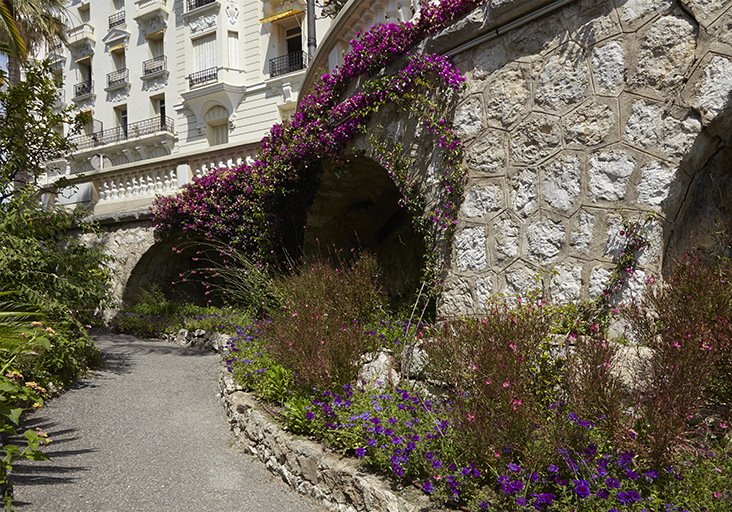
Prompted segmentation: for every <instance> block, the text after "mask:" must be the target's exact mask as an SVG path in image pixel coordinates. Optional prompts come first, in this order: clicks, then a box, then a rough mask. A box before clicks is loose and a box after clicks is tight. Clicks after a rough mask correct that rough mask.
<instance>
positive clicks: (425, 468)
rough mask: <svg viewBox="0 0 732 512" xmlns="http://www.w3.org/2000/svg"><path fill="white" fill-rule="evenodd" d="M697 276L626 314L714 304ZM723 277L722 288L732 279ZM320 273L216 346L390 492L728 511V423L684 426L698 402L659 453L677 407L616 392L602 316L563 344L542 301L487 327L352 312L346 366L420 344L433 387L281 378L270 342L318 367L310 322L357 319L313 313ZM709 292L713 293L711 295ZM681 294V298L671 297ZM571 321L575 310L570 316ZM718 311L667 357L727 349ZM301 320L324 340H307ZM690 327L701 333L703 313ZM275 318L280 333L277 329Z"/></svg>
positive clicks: (331, 338) (445, 501)
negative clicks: (276, 388) (658, 303)
mask: <svg viewBox="0 0 732 512" xmlns="http://www.w3.org/2000/svg"><path fill="white" fill-rule="evenodd" d="M355 266H356V267H358V265H355ZM304 267H310V265H307V266H304ZM697 267H699V268H702V267H704V265H703V264H702V263H701V262H699V261H696V262H692V263H690V264H689V265H688V266H687V267H684V268H686V270H684V271H679V272H680V275H682V276H683V279H681V280H680V281H678V280H676V281H675V280H674V278H673V276H669V277H668V278H667V283H669V284H670V288H663V287H658V288H656V289H654V290H656V291H654V292H653V293H649V297H651V298H649V299H648V302H646V303H644V304H640V305H636V306H635V307H641V308H642V307H650V304H651V303H652V298H653V297H654V294H655V293H662V294H663V293H667V292H668V290H669V289H670V290H671V291H670V292H668V293H671V294H672V295H665V296H664V299H663V300H662V302H663V303H664V304H667V303H674V302H675V301H677V300H679V301H682V302H684V303H686V302H689V301H690V300H693V301H696V303H697V304H698V305H701V304H708V303H710V302H713V301H710V299H709V297H708V296H707V294H706V292H708V291H709V290H710V289H712V288H710V287H711V286H713V285H711V284H710V281H711V280H712V279H717V278H716V277H713V275H717V274H714V273H709V274H704V272H706V270H698V269H697ZM311 268H312V270H313V271H314V272H315V268H314V267H311ZM339 272H341V274H339V275H343V272H345V271H343V270H339ZM726 272H727V274H726V275H727V277H726V278H725V279H729V278H730V277H732V272H730V271H729V270H727V271H726ZM327 273H328V269H327V267H318V268H317V275H318V276H319V277H323V276H324V277H323V282H324V283H326V285H325V286H323V287H321V288H320V289H318V290H312V289H310V288H308V290H309V293H308V294H306V295H303V294H299V293H298V292H295V293H294V295H299V296H302V297H303V298H305V300H303V301H302V302H298V301H296V300H293V301H290V302H288V308H287V310H286V311H287V313H286V314H285V315H280V316H276V318H274V319H270V320H268V321H266V322H260V323H257V324H252V325H250V326H247V327H244V328H242V329H241V330H240V332H239V335H238V336H237V337H235V338H233V339H232V340H231V341H230V343H229V344H228V345H227V346H226V347H225V348H224V351H223V354H224V357H225V359H226V363H227V365H228V367H229V369H230V371H232V372H233V373H234V375H235V377H236V378H237V380H238V381H239V382H240V383H242V384H243V385H244V386H245V387H246V388H247V389H249V390H251V391H253V392H255V393H257V394H258V395H259V396H260V397H261V398H262V399H264V400H271V399H272V398H273V397H272V395H269V394H268V389H271V388H272V381H273V380H278V379H279V380H282V379H283V378H284V379H286V380H287V384H286V387H287V391H286V392H285V393H281V394H279V396H278V400H276V402H277V403H278V404H279V405H281V406H282V407H283V408H282V412H283V421H284V425H285V427H286V428H288V429H289V430H291V431H293V432H296V433H300V434H304V435H309V436H312V437H313V438H314V439H317V440H319V441H320V442H322V443H324V444H325V445H327V446H328V447H330V448H331V449H333V450H337V451H339V452H341V453H343V454H344V455H346V456H351V457H355V458H358V459H360V460H361V462H362V464H363V465H364V466H365V467H367V468H370V469H371V470H373V471H376V472H378V473H381V474H384V475H386V476H388V477H390V478H391V479H392V481H393V482H394V485H395V486H396V487H397V488H398V487H399V486H404V485H411V486H415V487H417V488H419V489H420V490H421V491H423V492H424V493H427V494H429V495H430V496H431V497H432V498H433V499H434V501H435V503H436V504H439V505H444V506H448V507H450V506H452V507H456V508H462V509H468V510H500V511H514V510H515V511H525V510H538V511H561V512H568V511H573V512H574V511H579V510H587V511H593V512H594V511H598V512H599V511H602V512H606V511H608V512H609V511H613V510H614V511H618V512H620V511H633V512H642V511H647V512H655V511H664V512H666V511H668V512H670V511H674V510H676V511H689V512H691V511H694V512H703V511H704V512H711V511H723V510H730V509H731V507H732V478H730V477H732V459H731V458H730V428H729V425H728V423H727V422H728V421H729V419H730V418H729V412H727V413H726V416H721V417H719V418H717V419H716V420H715V421H716V423H713V422H712V423H709V422H706V423H705V422H699V423H696V424H695V423H693V422H692V421H690V419H689V415H691V416H692V417H693V416H694V415H695V414H696V412H697V410H698V408H699V407H701V406H702V404H703V402H701V401H697V402H695V403H694V404H691V403H686V404H685V403H684V402H677V404H676V405H677V406H679V407H686V409H685V410H683V411H682V415H683V417H684V418H686V421H685V429H684V431H683V432H682V433H681V434H680V435H679V436H677V437H676V438H674V439H671V438H668V437H667V438H664V439H665V440H666V441H665V442H666V443H667V444H666V447H665V449H664V450H663V454H664V456H663V457H661V458H658V457H657V451H658V447H659V442H660V441H659V439H657V436H656V434H655V433H656V432H658V431H659V430H660V429H662V428H668V427H669V425H671V426H673V420H674V416H673V415H674V414H675V412H674V411H669V410H664V409H663V408H660V407H658V406H657V404H656V403H655V402H654V399H653V397H652V396H651V394H650V393H649V388H647V387H645V386H646V385H647V382H645V380H644V379H645V377H644V376H639V377H638V379H637V380H638V382H635V383H633V384H632V385H630V387H628V385H623V384H620V383H619V382H618V381H617V379H618V377H617V376H616V375H615V374H613V373H612V372H611V371H610V369H611V368H612V366H613V365H614V364H617V359H616V350H613V348H612V347H613V345H612V344H611V343H610V341H609V340H607V339H606V338H605V336H604V330H603V329H601V328H600V327H599V325H598V324H596V323H594V322H595V321H596V320H597V319H591V322H592V323H590V324H589V325H586V326H580V325H577V326H576V327H577V329H576V331H577V332H588V333H590V334H587V335H578V334H576V333H575V332H570V333H569V335H566V336H561V337H560V339H558V338H557V336H555V335H552V332H553V330H552V329H554V328H555V327H556V326H557V325H560V326H563V325H565V323H564V322H565V320H566V319H565V317H564V316H563V315H564V314H565V309H566V308H565V309H563V308H557V307H553V306H550V305H548V304H546V303H544V302H542V301H541V300H535V301H534V300H532V301H523V302H522V301H519V302H517V303H500V302H497V303H495V304H494V305H493V306H492V307H490V308H488V309H486V311H485V317H484V318H482V319H472V320H471V319H464V320H459V321H457V320H456V321H442V322H433V323H431V324H424V323H419V322H416V321H412V322H410V321H407V320H405V319H404V318H394V317H389V316H384V315H381V317H372V318H371V320H370V321H369V320H366V318H367V317H365V316H363V315H361V316H360V318H361V320H360V323H359V325H361V326H362V328H363V329H364V334H365V335H366V336H367V339H366V341H365V342H363V343H361V344H360V345H359V347H361V348H360V351H358V352H356V353H353V354H351V359H352V360H355V361H362V356H363V353H364V351H368V352H375V351H379V350H385V351H387V352H388V353H389V354H392V355H393V357H394V359H393V361H392V365H393V368H394V369H395V370H397V371H398V370H399V369H400V368H399V365H400V361H401V354H402V352H403V349H404V347H405V345H407V344H411V343H419V344H421V346H422V347H423V348H424V349H425V350H426V352H427V354H428V355H429V362H428V365H427V367H426V368H425V370H424V372H425V374H426V375H428V376H430V378H428V379H427V380H426V381H425V380H421V381H414V380H411V381H409V380H402V381H400V382H394V381H393V380H392V382H381V383H378V382H373V381H364V380H363V379H360V378H357V377H354V378H352V380H351V381H349V382H347V383H346V384H338V385H328V383H327V381H322V380H321V381H320V382H321V383H322V385H318V386H314V385H313V380H312V379H311V378H307V377H306V376H305V375H304V374H299V373H298V372H293V371H292V370H287V365H283V359H281V358H280V353H281V350H282V347H281V345H278V342H277V341H275V340H274V339H273V338H272V336H275V335H276V336H280V335H282V336H285V337H286V339H288V340H289V341H288V342H287V343H286V345H288V347H289V346H290V345H292V346H299V347H300V348H299V350H301V351H303V353H305V352H308V351H311V352H312V353H313V354H318V356H317V357H321V358H326V359H327V355H326V354H327V346H328V344H329V343H340V338H339V335H338V334H335V335H330V334H329V331H328V329H329V327H327V326H326V324H322V323H319V320H321V319H322V318H323V317H324V316H327V317H329V318H331V317H335V318H333V321H334V322H335V323H334V324H328V325H330V326H332V325H339V324H345V323H346V322H348V320H349V318H351V317H350V316H349V315H348V314H342V313H339V312H338V311H337V310H335V309H328V308H324V307H323V306H322V305H323V304H324V300H327V298H328V297H329V296H334V295H335V294H336V293H339V290H340V288H338V286H337V281H336V280H330V279H328V277H327ZM304 274H307V269H301V271H300V273H299V274H297V276H291V277H289V278H288V279H287V286H288V287H291V288H294V289H297V288H298V287H299V286H300V285H299V282H298V281H299V279H300V278H303V279H306V280H307V279H311V278H312V277H310V278H307V277H303V275H304ZM329 282H330V283H331V284H332V287H329V286H327V283H329ZM726 283H727V285H726V286H727V288H725V289H726V292H724V293H726V294H727V295H726V296H724V297H722V299H720V303H722V302H723V303H725V304H727V306H726V307H727V308H730V307H732V301H730V300H729V299H730V298H732V287H729V286H728V285H729V283H730V281H729V280H727V281H726ZM690 286H694V288H693V289H691V288H689V287H690ZM341 291H342V290H341ZM716 291H718V292H719V293H723V291H722V289H721V288H718V289H717V290H716ZM677 292H681V293H683V294H685V295H683V296H681V295H679V296H678V297H676V298H674V296H673V293H677ZM283 293H284V291H283ZM369 293H370V292H369ZM320 294H322V296H321V295H320ZM656 299H658V297H656ZM369 303H370V302H369ZM567 311H569V312H570V313H572V314H573V312H574V309H571V308H570V309H567ZM606 311H609V310H606ZM616 311H617V314H623V311H621V310H620V309H617V310H616ZM628 311H629V312H630V313H632V311H633V308H632V307H629V308H628ZM646 311H647V310H646ZM715 311H716V312H717V313H720V312H719V311H718V310H715ZM630 313H629V314H630ZM715 314H716V313H715ZM721 314H722V315H724V316H722V317H719V316H713V315H712V316H710V317H708V318H707V320H706V321H707V322H714V323H716V324H719V325H720V326H721V327H720V328H719V329H718V331H717V333H716V334H715V333H714V332H712V331H711V330H710V329H708V328H705V327H702V328H700V330H702V331H704V332H705V333H706V337H705V338H704V339H703V340H701V341H698V340H695V339H693V337H692V336H687V335H681V336H677V334H674V335H673V337H669V338H667V340H666V342H667V343H668V344H669V345H670V347H672V348H674V349H676V347H675V345H679V346H680V347H681V346H682V343H684V344H685V347H686V348H682V350H680V351H679V354H687V352H685V351H686V350H687V349H688V355H689V358H693V359H694V360H696V361H703V360H704V358H703V357H700V356H705V355H706V354H707V353H710V352H718V353H720V354H722V353H727V354H728V353H729V351H730V344H729V341H730V339H732V336H730V334H732V333H730V331H729V326H728V322H727V319H728V318H729V310H725V311H722V312H721ZM339 315H340V316H339ZM303 317H306V318H307V319H309V321H312V322H313V325H316V326H321V327H323V329H322V330H317V329H315V330H312V331H307V332H306V331H305V330H304V329H303V323H302V320H301V319H302V318H303ZM630 317H631V318H632V314H631V315H630ZM696 320H697V321H699V322H705V320H703V319H702V318H701V317H700V316H697V318H696ZM725 322H727V324H725ZM272 323H280V324H281V326H280V328H279V329H278V330H277V331H273V330H272V327H271V325H272ZM669 324H671V322H666V325H669ZM725 325H726V326H725ZM286 326H290V329H291V330H290V332H289V336H288V335H287V334H286V331H287V327H286ZM349 328H350V327H349ZM697 328H698V329H699V327H698V326H697ZM283 333H285V334H283ZM663 336H665V335H661V338H662V339H663ZM715 336H716V340H715ZM713 340H715V341H713ZM700 344H701V345H700ZM708 344H714V345H715V347H714V350H709V349H707V348H705V347H709V346H711V345H708ZM286 350H289V348H288V349H286ZM676 350H678V349H676ZM339 354H340V355H339V357H343V354H342V353H340V352H339ZM313 357H315V356H313ZM664 357H666V356H665V355H664V354H663V352H662V351H659V355H658V356H657V358H656V359H655V360H653V361H650V364H649V368H652V367H654V366H657V365H659V364H664V365H665V364H666V363H664ZM314 360H315V359H314ZM323 360H324V361H325V359H323ZM707 362H708V363H709V366H708V367H707V370H706V371H705V372H704V374H705V375H706V377H705V378H706V379H707V380H706V381H705V382H706V384H705V386H706V387H705V388H704V389H703V390H702V391H701V393H702V394H706V396H708V397H709V396H711V395H710V394H709V393H708V391H709V390H712V389H717V388H716V384H715V383H714V382H715V381H714V377H713V374H714V370H713V369H712V368H713V367H714V364H716V360H714V361H713V360H712V359H709V360H708V361H707ZM675 363H676V364H674V365H667V368H668V370H669V372H670V373H667V374H666V377H665V379H666V380H667V381H674V380H675V379H677V378H685V379H686V381H685V384H683V385H685V386H686V387H693V386H695V385H696V384H695V383H694V381H693V379H691V378H690V377H689V376H688V375H686V377H683V375H684V374H683V370H682V371H681V372H680V371H678V370H674V367H675V368H682V367H683V365H682V364H680V363H681V361H679V360H678V359H677V360H676V361H675ZM325 366H327V365H325ZM274 368H278V371H277V372H273V369H274ZM283 369H284V371H282V370H283ZM651 373H652V372H651ZM283 375H284V377H283ZM675 382H680V381H679V380H675ZM652 385H653V386H655V387H656V388H660V387H662V386H661V385H660V384H659V383H657V382H655V383H654V382H652ZM623 386H626V387H625V388H623ZM669 392H670V393H674V394H675V395H682V394H683V393H678V392H677V391H674V390H669ZM664 400H665V401H673V398H669V397H668V396H666V398H664ZM684 404H685V405H684ZM649 409H654V410H653V411H650V410H649Z"/></svg>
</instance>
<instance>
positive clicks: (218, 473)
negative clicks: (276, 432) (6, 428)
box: [11, 333, 323, 512]
mask: <svg viewBox="0 0 732 512" xmlns="http://www.w3.org/2000/svg"><path fill="white" fill-rule="evenodd" d="M95 342H96V343H97V346H98V347H99V348H100V349H101V350H102V351H103V352H104V354H105V357H106V360H107V368H106V369H104V370H102V371H98V372H95V373H94V375H93V376H92V377H90V378H87V379H83V380H81V381H79V382H78V383H76V384H75V385H74V386H73V387H72V389H71V390H69V391H68V392H66V393H65V394H63V395H62V396H61V397H59V398H57V399H55V400H52V401H49V402H48V403H47V404H46V407H44V408H43V409H42V410H40V411H38V412H36V413H34V414H32V415H30V416H28V417H26V418H25V420H24V423H25V425H24V427H25V428H36V427H38V428H41V429H43V430H44V431H46V432H47V433H48V434H49V437H50V438H51V439H52V440H53V442H52V443H51V444H50V445H49V446H48V447H47V448H46V452H47V453H48V454H49V455H50V456H51V459H52V460H51V461H44V462H30V461H19V462H18V463H17V464H16V465H15V466H14V469H13V471H12V473H11V480H12V482H13V483H14V485H15V500H16V501H15V506H16V508H17V510H19V511H28V512H65V511H75V512H110V511H115V512H116V511H120V512H121V511H124V512H131V511H155V512H167V511H196V512H207V511H210V512H221V511H277V512H311V511H312V512H322V511H323V509H322V507H321V506H320V505H319V504H318V503H316V502H315V501H313V500H311V499H308V498H306V497H303V496H299V495H297V494H296V493H293V492H292V491H291V490H290V489H288V488H287V487H286V486H285V485H283V484H282V482H281V481H280V479H279V478H276V477H274V476H272V475H271V474H270V473H268V472H267V470H266V469H265V468H264V467H263V466H262V465H261V464H260V463H259V462H258V461H257V460H256V459H254V458H253V457H251V456H248V455H246V454H243V453H241V452H240V451H239V450H237V449H236V448H235V447H234V446H232V439H231V434H230V432H229V428H228V424H227V421H226V417H225V416H224V414H223V411H222V408H221V405H220V403H219V397H218V395H217V391H218V390H217V377H218V375H219V368H220V362H219V356H218V355H216V354H211V353H208V352H203V351H200V350H194V349H190V348H184V347H178V346H175V345H173V344H170V343H166V342H163V341H159V340H157V341H152V340H142V339H139V338H135V337H132V336H124V335H112V334H104V333H103V334H98V335H96V336H95Z"/></svg>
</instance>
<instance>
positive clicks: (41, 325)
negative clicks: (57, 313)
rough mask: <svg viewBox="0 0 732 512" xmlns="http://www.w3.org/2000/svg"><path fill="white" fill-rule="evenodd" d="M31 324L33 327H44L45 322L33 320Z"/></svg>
mask: <svg viewBox="0 0 732 512" xmlns="http://www.w3.org/2000/svg"><path fill="white" fill-rule="evenodd" d="M31 325H32V326H33V327H43V323H42V322H31Z"/></svg>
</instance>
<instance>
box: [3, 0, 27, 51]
mask: <svg viewBox="0 0 732 512" xmlns="http://www.w3.org/2000/svg"><path fill="white" fill-rule="evenodd" d="M8 3H12V0H2V1H0V39H1V40H2V46H4V47H5V48H3V51H4V52H5V53H7V54H8V55H10V56H12V57H15V58H17V59H19V60H25V58H26V56H27V55H28V48H27V47H26V45H25V42H24V41H23V38H22V37H21V35H20V31H19V30H18V25H17V24H16V23H15V19H14V18H13V15H12V11H13V9H12V6H11V8H8Z"/></svg>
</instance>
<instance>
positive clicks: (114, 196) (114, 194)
mask: <svg viewBox="0 0 732 512" xmlns="http://www.w3.org/2000/svg"><path fill="white" fill-rule="evenodd" d="M118 198H119V190H117V184H116V183H115V182H114V180H112V197H111V199H110V200H111V201H115V200H117V199H118Z"/></svg>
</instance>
